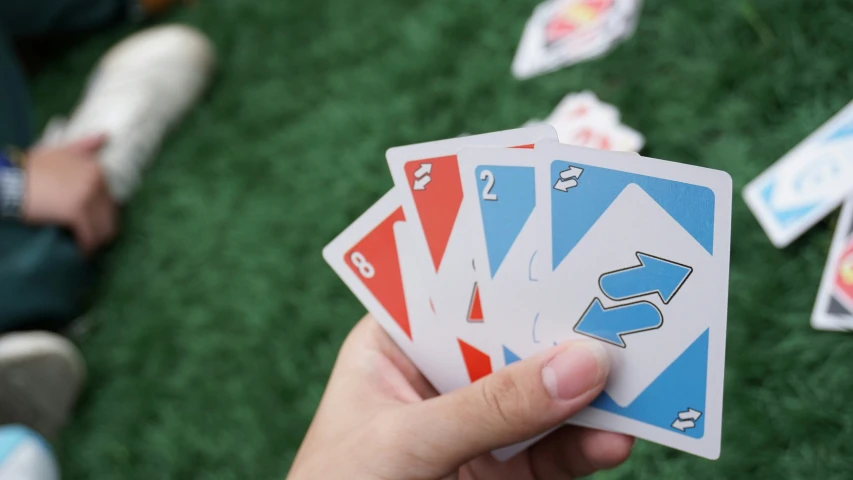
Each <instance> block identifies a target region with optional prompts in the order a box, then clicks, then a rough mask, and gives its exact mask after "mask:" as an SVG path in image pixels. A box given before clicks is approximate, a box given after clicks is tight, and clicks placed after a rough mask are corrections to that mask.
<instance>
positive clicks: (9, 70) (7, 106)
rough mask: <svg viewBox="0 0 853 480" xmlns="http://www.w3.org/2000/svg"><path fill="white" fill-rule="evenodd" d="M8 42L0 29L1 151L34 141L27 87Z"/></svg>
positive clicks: (22, 147)
mask: <svg viewBox="0 0 853 480" xmlns="http://www.w3.org/2000/svg"><path fill="white" fill-rule="evenodd" d="M2 15H3V14H2V13H0V18H2ZM10 42H11V39H10V38H9V37H8V36H7V35H6V33H5V31H4V30H3V29H2V28H0V148H6V147H9V146H13V147H16V148H19V149H25V148H27V147H29V146H30V143H31V142H32V140H33V130H32V128H33V125H32V121H33V119H32V111H31V107H30V97H29V93H28V92H27V84H26V83H25V81H24V75H23V73H22V71H21V66H20V64H19V63H18V58H17V57H16V56H15V53H14V52H13V51H12V47H11V43H10Z"/></svg>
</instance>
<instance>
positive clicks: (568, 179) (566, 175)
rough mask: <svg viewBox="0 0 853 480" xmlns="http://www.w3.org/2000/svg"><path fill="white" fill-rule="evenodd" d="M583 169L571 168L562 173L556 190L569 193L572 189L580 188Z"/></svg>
mask: <svg viewBox="0 0 853 480" xmlns="http://www.w3.org/2000/svg"><path fill="white" fill-rule="evenodd" d="M582 173H583V169H582V168H580V167H573V166H570V167H569V168H568V169H566V170H563V171H562V172H560V178H559V179H557V183H555V184H554V190H559V191H561V192H567V191H568V190H569V189H570V188H574V187H577V186H578V180H579V179H580V178H581V174H582Z"/></svg>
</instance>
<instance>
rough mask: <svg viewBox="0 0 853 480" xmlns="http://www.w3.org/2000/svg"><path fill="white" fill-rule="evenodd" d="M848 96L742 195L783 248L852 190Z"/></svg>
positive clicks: (852, 116) (852, 117) (852, 111)
mask: <svg viewBox="0 0 853 480" xmlns="http://www.w3.org/2000/svg"><path fill="white" fill-rule="evenodd" d="M851 152H853V102H851V103H849V104H848V105H847V106H846V107H845V108H844V109H843V110H841V111H840V112H838V114H837V115H835V116H834V117H832V118H831V119H830V120H829V121H827V122H826V123H825V124H823V126H821V127H820V128H819V129H818V130H817V131H815V132H814V133H813V134H811V135H809V137H808V138H806V139H805V140H803V142H802V143H800V144H799V145H797V146H796V147H795V148H794V149H793V150H791V151H790V152H788V153H787V154H786V155H785V156H784V157H782V158H781V159H779V160H778V161H777V162H776V163H774V164H773V165H772V166H771V167H770V168H768V169H767V170H765V171H764V172H763V173H762V174H761V175H759V176H758V177H756V178H755V179H754V180H752V181H751V182H749V184H748V185H747V186H746V188H744V190H743V197H744V199H745V200H746V203H747V205H749V208H750V209H751V210H752V213H753V214H754V215H755V217H756V218H757V219H758V223H760V224H761V227H762V228H764V231H765V232H766V233H767V236H769V237H770V241H771V242H773V245H775V246H777V247H779V248H784V247H786V246H788V245H789V244H790V243H791V242H793V241H794V240H796V239H797V238H798V237H799V236H800V235H802V234H803V233H804V232H806V231H807V230H808V229H809V228H811V227H812V226H813V225H814V224H815V223H817V222H819V221H820V220H821V219H823V218H824V217H825V216H826V215H827V214H828V213H829V212H831V211H832V210H834V209H835V208H836V207H838V205H840V204H841V202H842V201H843V200H844V198H845V197H846V196H847V195H848V194H850V193H851V192H853V153H851Z"/></svg>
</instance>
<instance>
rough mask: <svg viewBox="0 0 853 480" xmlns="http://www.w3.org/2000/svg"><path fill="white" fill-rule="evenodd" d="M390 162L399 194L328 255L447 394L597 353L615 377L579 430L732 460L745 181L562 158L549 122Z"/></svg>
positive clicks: (608, 155)
mask: <svg viewBox="0 0 853 480" xmlns="http://www.w3.org/2000/svg"><path fill="white" fill-rule="evenodd" d="M508 147H523V148H508ZM531 147H534V148H531ZM388 162H389V166H390V168H391V172H392V177H393V178H394V183H395V187H394V189H392V190H391V191H390V192H389V193H388V194H386V195H385V196H384V197H383V198H382V199H381V200H380V201H379V202H378V203H377V204H376V205H374V206H373V207H371V209H370V210H368V212H366V213H365V214H364V215H363V216H362V217H360V218H359V219H358V220H356V222H355V223H354V224H353V225H352V226H351V227H349V228H348V229H347V230H345V231H344V232H343V233H342V234H341V235H340V236H339V237H338V238H336V239H335V240H334V241H333V242H332V243H331V244H330V245H329V246H328V247H327V248H326V249H325V250H324V256H325V258H326V260H327V261H328V262H329V264H330V265H332V267H333V268H334V269H335V271H336V272H337V273H338V274H339V275H340V276H341V277H342V278H343V279H344V281H345V282H346V283H347V285H348V286H349V287H350V288H351V289H352V290H353V291H354V293H355V294H356V295H357V296H358V298H359V299H360V300H361V301H362V303H364V304H365V306H366V307H367V308H368V309H369V310H370V311H371V312H372V313H373V314H374V315H375V316H376V318H377V320H378V321H379V322H380V323H381V324H382V326H383V327H384V328H385V330H386V331H387V332H388V333H389V335H390V336H391V337H392V338H393V339H394V341H395V342H396V343H397V344H398V345H399V346H400V348H401V349H402V350H403V351H404V352H405V353H406V355H408V356H409V358H410V359H411V360H412V361H413V363H414V364H415V365H417V367H418V368H419V369H420V370H421V371H422V372H423V373H424V375H425V376H426V377H427V379H429V381H430V382H431V383H432V384H433V386H435V388H436V389H437V390H438V391H439V392H442V393H446V392H449V391H452V390H455V389H457V388H460V387H463V386H465V385H467V384H469V383H471V382H474V381H477V380H478V379H479V378H482V377H484V376H486V375H488V374H490V373H492V372H494V371H496V370H499V369H502V368H504V367H505V366H507V365H510V364H512V363H514V362H516V361H518V360H520V359H523V358H527V357H530V356H532V355H535V354H536V353H538V352H541V351H543V350H546V349H547V348H549V347H551V346H553V345H555V344H558V343H560V342H563V341H566V340H572V339H594V340H595V341H598V342H601V344H602V345H603V346H604V347H605V349H606V350H607V352H608V355H609V356H610V359H611V362H612V365H613V367H612V370H611V375H610V377H609V381H608V383H607V386H606V387H605V389H604V392H603V393H602V394H601V395H600V396H599V397H598V398H597V399H596V400H595V401H593V403H592V404H591V406H590V407H588V408H586V409H584V410H583V411H581V412H580V413H578V414H577V415H574V416H573V417H571V418H570V419H569V420H568V422H569V423H572V424H577V425H582V426H587V427H592V428H598V429H603V430H611V431H615V432H620V433H626V434H630V435H634V436H637V437H640V438H645V439H648V440H651V441H654V442H657V443H661V444H663V445H667V446H670V447H673V448H678V449H681V450H684V451H687V452H690V453H694V454H697V455H701V456H704V457H707V458H716V457H718V456H719V451H720V428H721V419H722V389H723V368H724V356H725V332H726V307H727V297H728V268H729V241H730V228H731V227H730V224H731V188H732V187H731V180H730V178H729V177H728V175H727V174H725V173H723V172H719V171H714V170H709V169H705V168H699V167H693V166H689V165H683V164H677V163H670V162H664V161H661V160H654V159H649V158H644V157H640V156H638V155H636V154H631V153H615V152H603V151H598V150H590V149H585V148H580V147H571V146H566V145H561V144H559V143H557V142H556V133H555V132H554V130H553V128H551V127H550V126H547V125H542V126H537V127H530V128H523V129H517V130H510V131H505V132H496V133H491V134H486V135H477V136H470V137H463V138H454V139H450V140H443V141H437V142H430V143H426V144H418V145H411V146H407V147H397V148H394V149H391V150H389V151H388Z"/></svg>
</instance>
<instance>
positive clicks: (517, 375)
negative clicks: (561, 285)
mask: <svg viewBox="0 0 853 480" xmlns="http://www.w3.org/2000/svg"><path fill="white" fill-rule="evenodd" d="M609 370H610V363H609V359H608V357H607V355H606V352H605V351H604V349H603V348H602V347H601V346H600V345H598V344H597V343H595V342H593V341H576V342H568V343H565V344H562V345H559V346H556V347H553V348H551V349H549V350H547V351H545V352H542V353H541V354H539V355H537V356H535V357H531V358H528V359H526V360H522V361H520V362H516V363H514V364H512V365H510V366H508V367H506V368H505V369H503V370H500V371H498V372H495V373H493V374H491V375H488V376H486V377H484V378H482V379H480V380H479V381H477V382H475V383H473V384H471V385H470V386H468V387H465V388H462V389H459V390H457V391H455V392H452V393H449V394H447V395H442V396H437V394H436V392H435V390H433V388H432V387H431V386H430V384H429V383H428V382H427V380H426V379H425V378H424V377H423V376H422V375H421V374H420V373H419V372H418V370H417V369H416V368H415V366H414V365H413V364H412V363H411V362H410V361H409V360H408V358H407V357H406V356H405V355H404V354H403V352H402V351H400V349H399V348H398V347H397V346H396V345H395V344H394V342H393V341H392V340H391V338H390V337H388V335H387V334H386V333H385V332H384V331H383V330H382V328H381V327H380V326H379V324H378V323H376V321H375V320H374V319H373V318H372V317H371V316H370V315H368V316H367V317H365V318H364V319H362V320H361V322H359V323H358V325H356V326H355V328H354V329H353V330H352V332H350V334H349V336H348V337H347V339H346V341H345V342H344V344H343V347H341V351H340V353H339V354H338V360H337V362H336V364H335V367H334V369H333V371H332V375H331V378H330V379H329V383H328V385H327V386H326V392H325V393H324V395H323V399H322V400H321V402H320V406H319V408H318V409H317V413H316V415H315V416H314V420H313V422H312V424H311V427H310V428H309V429H308V433H307V434H306V436H305V439H304V440H303V442H302V446H301V447H300V449H299V452H298V453H297V455H296V458H295V460H294V462H293V465H292V467H291V470H290V474H289V476H288V478H289V479H290V480H302V479H314V478H329V479H331V478H359V479H389V478H393V479H424V480H433V479H441V478H446V477H453V478H457V477H458V478H463V479H468V478H488V479H537V478H543V479H544V478H547V479H558V478H574V477H578V476H583V475H588V474H590V473H593V472H594V471H596V470H600V469H605V468H611V467H614V466H616V465H618V464H620V463H622V462H623V461H624V460H625V459H626V458H627V457H628V454H629V453H630V451H631V447H632V445H633V442H634V439H633V438H632V437H629V436H626V435H621V434H617V433H611V432H603V431H599V430H590V429H586V428H580V427H574V426H562V427H560V425H561V424H562V423H563V421H564V420H565V419H567V418H568V417H570V416H572V415H573V414H574V413H576V412H578V411H579V410H581V409H582V408H583V407H585V406H586V405H587V404H588V403H589V402H591V401H592V400H593V399H594V398H595V397H596V396H597V395H598V394H599V393H600V392H601V390H602V389H603V388H604V384H605V380H606V378H607V374H608V372H609ZM555 427H560V428H557V430H554V431H553V432H552V433H550V434H548V435H547V436H546V437H545V438H543V439H542V440H540V441H539V442H538V443H536V444H535V445H533V446H532V447H530V448H529V449H528V450H526V451H525V452H522V453H520V454H518V455H517V456H515V457H513V458H512V459H510V460H508V461H507V462H503V463H502V462H499V461H497V460H495V459H494V458H493V457H492V456H491V454H490V452H491V451H492V450H494V449H496V448H500V447H504V446H507V445H510V444H513V443H518V442H522V441H525V440H528V439H530V438H533V437H535V436H537V435H540V434H543V433H546V432H548V431H550V430H552V429H554V428H555Z"/></svg>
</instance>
